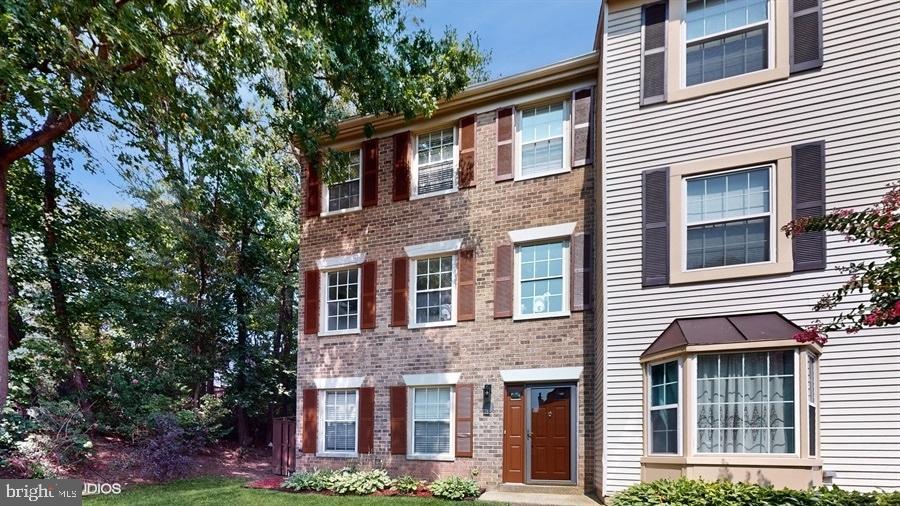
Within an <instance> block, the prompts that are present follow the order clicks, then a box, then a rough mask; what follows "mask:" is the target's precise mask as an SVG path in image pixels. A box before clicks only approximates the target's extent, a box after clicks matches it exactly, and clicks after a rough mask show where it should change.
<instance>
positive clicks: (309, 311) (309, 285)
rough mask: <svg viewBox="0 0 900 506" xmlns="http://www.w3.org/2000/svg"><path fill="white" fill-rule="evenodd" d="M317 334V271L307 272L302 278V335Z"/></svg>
mask: <svg viewBox="0 0 900 506" xmlns="http://www.w3.org/2000/svg"><path fill="white" fill-rule="evenodd" d="M318 332H319V271H318V269H312V270H308V271H306V272H305V273H304V276H303V333H304V334H316V333H318Z"/></svg>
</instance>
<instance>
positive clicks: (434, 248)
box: [403, 239, 462, 259]
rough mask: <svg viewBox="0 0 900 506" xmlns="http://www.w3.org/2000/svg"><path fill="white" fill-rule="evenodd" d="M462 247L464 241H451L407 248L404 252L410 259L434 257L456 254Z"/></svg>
mask: <svg viewBox="0 0 900 506" xmlns="http://www.w3.org/2000/svg"><path fill="white" fill-rule="evenodd" d="M461 247H462V239H450V240H448V241H437V242H429V243H425V244H417V245H415V246H405V247H404V248H403V251H404V252H406V256H408V257H409V258H410V259H412V258H415V257H432V256H437V255H444V254H447V253H454V254H455V253H456V252H457V251H459V249H460V248H461Z"/></svg>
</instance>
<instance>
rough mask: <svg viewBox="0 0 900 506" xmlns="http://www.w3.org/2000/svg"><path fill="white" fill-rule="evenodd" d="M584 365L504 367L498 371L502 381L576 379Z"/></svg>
mask: <svg viewBox="0 0 900 506" xmlns="http://www.w3.org/2000/svg"><path fill="white" fill-rule="evenodd" d="M583 370H584V367H581V366H578V367H540V368H537V369H505V370H502V371H500V377H501V378H503V382H504V383H523V382H537V381H577V380H578V379H579V378H581V372H582V371H583Z"/></svg>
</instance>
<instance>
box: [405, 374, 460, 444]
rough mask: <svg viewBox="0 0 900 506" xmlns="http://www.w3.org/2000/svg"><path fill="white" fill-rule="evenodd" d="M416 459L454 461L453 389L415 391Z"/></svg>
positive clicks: (434, 388) (413, 409) (438, 388)
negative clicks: (446, 459)
mask: <svg viewBox="0 0 900 506" xmlns="http://www.w3.org/2000/svg"><path fill="white" fill-rule="evenodd" d="M411 393H412V416H411V418H410V424H411V425H412V427H411V429H412V430H411V431H410V434H411V435H412V444H411V446H410V447H411V448H412V455H413V456H417V457H428V458H452V455H453V442H452V438H451V435H452V434H453V387H451V386H425V387H413V388H412V389H411Z"/></svg>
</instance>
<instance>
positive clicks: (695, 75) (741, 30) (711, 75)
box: [685, 0, 771, 86]
mask: <svg viewBox="0 0 900 506" xmlns="http://www.w3.org/2000/svg"><path fill="white" fill-rule="evenodd" d="M770 18H771V14H770V6H769V0H687V9H686V14H685V46H686V47H685V60H686V68H685V84H686V85H687V86H692V85H696V84H702V83H707V82H710V81H717V80H719V79H725V78H728V77H733V76H737V75H741V74H748V73H750V72H756V71H759V70H764V69H766V68H768V66H769V53H770V49H769V32H770V26H769V20H770Z"/></svg>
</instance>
